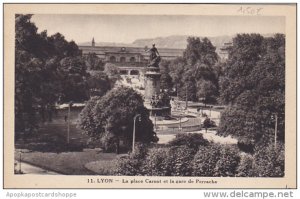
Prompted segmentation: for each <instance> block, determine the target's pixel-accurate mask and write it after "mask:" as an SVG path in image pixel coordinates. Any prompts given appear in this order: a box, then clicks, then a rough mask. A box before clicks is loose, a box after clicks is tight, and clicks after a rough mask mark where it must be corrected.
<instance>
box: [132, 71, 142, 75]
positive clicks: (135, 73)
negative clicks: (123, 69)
mask: <svg viewBox="0 0 300 199" xmlns="http://www.w3.org/2000/svg"><path fill="white" fill-rule="evenodd" d="M139 74H140V73H139V71H138V70H132V71H130V75H139Z"/></svg>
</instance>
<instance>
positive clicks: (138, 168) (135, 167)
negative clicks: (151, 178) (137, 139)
mask: <svg viewBox="0 0 300 199" xmlns="http://www.w3.org/2000/svg"><path fill="white" fill-rule="evenodd" d="M147 152H148V148H147V145H144V144H141V143H137V144H136V145H135V150H134V153H131V154H130V155H129V156H126V157H119V158H118V159H117V161H116V168H115V170H114V173H115V174H116V175H128V176H136V175H143V171H142V170H143V163H144V161H145V157H146V155H147Z"/></svg>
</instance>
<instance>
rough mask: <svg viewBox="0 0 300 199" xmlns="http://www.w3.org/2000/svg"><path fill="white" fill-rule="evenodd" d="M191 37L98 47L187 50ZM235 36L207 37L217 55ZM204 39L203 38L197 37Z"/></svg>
mask: <svg viewBox="0 0 300 199" xmlns="http://www.w3.org/2000/svg"><path fill="white" fill-rule="evenodd" d="M273 35H274V34H265V35H263V36H265V37H271V36H273ZM190 36H191V35H171V36H168V37H156V38H145V39H137V40H135V41H134V42H132V43H113V42H97V43H96V46H124V47H145V46H148V47H151V45H152V44H155V45H156V47H157V48H158V49H159V48H177V49H185V48H186V45H187V38H188V37H190ZM234 36H235V35H223V36H216V37H207V38H208V39H209V40H210V41H211V42H212V44H213V45H214V46H215V47H216V48H217V50H216V51H217V53H219V50H220V48H221V47H222V46H223V44H224V43H227V42H231V41H232V38H233V37H234ZM195 37H200V38H204V37H202V36H195ZM78 45H83V46H90V45H91V42H83V43H79V44H78Z"/></svg>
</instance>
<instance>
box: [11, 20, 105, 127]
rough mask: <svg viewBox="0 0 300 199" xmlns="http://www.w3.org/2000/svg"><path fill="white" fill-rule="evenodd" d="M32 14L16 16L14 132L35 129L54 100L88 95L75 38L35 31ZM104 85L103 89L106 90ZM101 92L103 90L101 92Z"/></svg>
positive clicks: (52, 106) (84, 71)
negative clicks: (39, 119) (73, 39)
mask: <svg viewBox="0 0 300 199" xmlns="http://www.w3.org/2000/svg"><path fill="white" fill-rule="evenodd" d="M31 17H32V15H20V14H17V15H16V17H15V30H16V31H15V32H16V33H15V45H16V47H15V119H16V123H15V125H16V132H17V133H18V132H25V131H26V132H34V131H35V130H36V127H37V124H38V118H39V117H37V113H39V114H40V116H41V117H40V118H42V120H45V119H49V120H51V112H52V111H53V109H54V108H55V107H54V105H55V103H68V102H70V101H73V102H74V101H75V102H83V101H85V100H87V99H88V98H89V89H90V87H89V84H88V82H87V79H88V77H89V74H88V73H87V67H86V63H85V61H84V59H83V57H82V55H81V51H80V50H79V48H78V46H77V45H76V44H75V42H74V41H70V42H68V41H66V39H65V38H64V36H63V35H62V34H60V33H56V34H54V35H52V36H48V35H47V31H42V32H40V33H38V29H37V27H36V26H35V24H34V23H32V22H31V21H30V19H31ZM106 91H107V89H104V92H106ZM102 94H103V93H102Z"/></svg>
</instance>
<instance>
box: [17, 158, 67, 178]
mask: <svg viewBox="0 0 300 199" xmlns="http://www.w3.org/2000/svg"><path fill="white" fill-rule="evenodd" d="M15 168H16V170H18V171H19V169H20V162H19V161H18V162H17V165H16V166H15ZM21 171H22V172H23V175H24V174H31V175H32V174H36V175H62V174H59V173H56V172H53V171H48V170H46V169H42V168H40V167H36V166H33V165H31V164H28V163H25V162H21Z"/></svg>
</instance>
